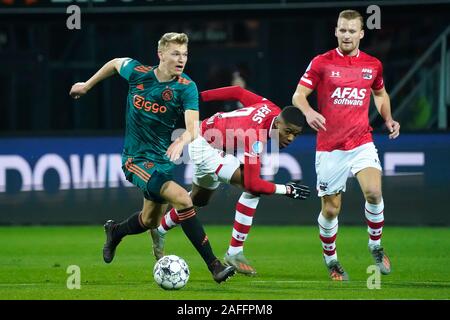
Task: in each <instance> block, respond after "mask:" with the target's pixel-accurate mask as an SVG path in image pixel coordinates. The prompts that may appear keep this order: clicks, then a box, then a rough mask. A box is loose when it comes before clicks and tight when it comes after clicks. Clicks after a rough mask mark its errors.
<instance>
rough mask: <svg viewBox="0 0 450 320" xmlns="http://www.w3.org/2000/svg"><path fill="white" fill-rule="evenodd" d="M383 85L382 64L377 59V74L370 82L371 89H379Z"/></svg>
mask: <svg viewBox="0 0 450 320" xmlns="http://www.w3.org/2000/svg"><path fill="white" fill-rule="evenodd" d="M383 87H384V80H383V65H382V64H381V62H380V61H378V65H377V76H376V78H375V80H374V81H373V84H372V89H373V90H380V89H383Z"/></svg>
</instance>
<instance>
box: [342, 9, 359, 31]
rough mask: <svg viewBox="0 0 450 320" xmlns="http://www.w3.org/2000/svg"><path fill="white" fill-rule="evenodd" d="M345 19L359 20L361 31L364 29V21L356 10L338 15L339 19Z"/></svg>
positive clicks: (345, 11)
mask: <svg viewBox="0 0 450 320" xmlns="http://www.w3.org/2000/svg"><path fill="white" fill-rule="evenodd" d="M340 18H343V19H347V20H353V19H359V21H360V22H361V30H362V29H364V19H363V17H362V15H361V14H360V13H359V12H358V11H356V10H344V11H341V12H340V13H339V18H338V19H340Z"/></svg>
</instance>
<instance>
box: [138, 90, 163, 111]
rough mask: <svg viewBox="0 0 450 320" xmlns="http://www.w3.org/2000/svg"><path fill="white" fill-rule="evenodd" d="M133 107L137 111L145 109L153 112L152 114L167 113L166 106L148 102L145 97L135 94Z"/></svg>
mask: <svg viewBox="0 0 450 320" xmlns="http://www.w3.org/2000/svg"><path fill="white" fill-rule="evenodd" d="M133 106H134V107H135V108H136V109H139V110H141V109H144V111H146V112H152V113H165V112H166V111H167V107H166V106H160V105H159V104H157V103H156V102H151V101H148V100H145V98H144V97H142V96H140V95H138V94H135V95H134V96H133Z"/></svg>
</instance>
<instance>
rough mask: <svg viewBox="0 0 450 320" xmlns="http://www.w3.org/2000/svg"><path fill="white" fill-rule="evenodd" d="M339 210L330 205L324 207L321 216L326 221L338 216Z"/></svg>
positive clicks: (337, 207)
mask: <svg viewBox="0 0 450 320" xmlns="http://www.w3.org/2000/svg"><path fill="white" fill-rule="evenodd" d="M340 211H341V208H340V207H339V206H335V205H332V204H328V205H326V206H325V207H324V208H323V209H322V215H323V216H324V217H325V218H327V219H334V218H336V217H337V216H338V215H339V212H340Z"/></svg>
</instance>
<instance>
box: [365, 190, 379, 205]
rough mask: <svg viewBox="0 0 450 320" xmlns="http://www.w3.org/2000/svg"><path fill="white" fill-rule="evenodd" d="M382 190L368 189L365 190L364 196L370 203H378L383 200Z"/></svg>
mask: <svg viewBox="0 0 450 320" xmlns="http://www.w3.org/2000/svg"><path fill="white" fill-rule="evenodd" d="M381 197H382V196H381V190H378V189H368V190H366V191H365V192H364V198H366V201H367V202H368V203H372V204H377V203H380V202H381Z"/></svg>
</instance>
